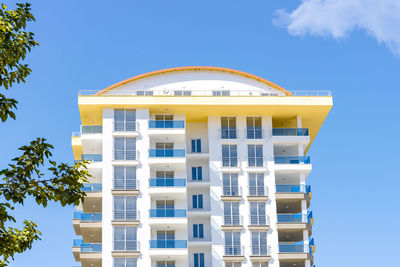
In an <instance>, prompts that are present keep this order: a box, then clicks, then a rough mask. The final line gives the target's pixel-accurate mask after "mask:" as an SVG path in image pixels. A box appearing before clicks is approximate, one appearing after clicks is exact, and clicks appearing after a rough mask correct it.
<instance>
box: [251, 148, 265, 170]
mask: <svg viewBox="0 0 400 267" xmlns="http://www.w3.org/2000/svg"><path fill="white" fill-rule="evenodd" d="M247 149H248V161H249V162H248V163H249V167H263V166H264V159H263V146H262V145H248V146H247Z"/></svg>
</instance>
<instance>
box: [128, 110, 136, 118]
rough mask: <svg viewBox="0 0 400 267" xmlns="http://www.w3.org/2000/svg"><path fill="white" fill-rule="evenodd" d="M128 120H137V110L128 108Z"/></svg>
mask: <svg viewBox="0 0 400 267" xmlns="http://www.w3.org/2000/svg"><path fill="white" fill-rule="evenodd" d="M126 121H136V110H129V109H128V110H126Z"/></svg>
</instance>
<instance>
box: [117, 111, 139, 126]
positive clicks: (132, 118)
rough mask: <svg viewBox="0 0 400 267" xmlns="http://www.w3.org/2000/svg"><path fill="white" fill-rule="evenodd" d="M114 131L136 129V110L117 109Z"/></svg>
mask: <svg viewBox="0 0 400 267" xmlns="http://www.w3.org/2000/svg"><path fill="white" fill-rule="evenodd" d="M114 131H136V110H134V109H115V110H114Z"/></svg>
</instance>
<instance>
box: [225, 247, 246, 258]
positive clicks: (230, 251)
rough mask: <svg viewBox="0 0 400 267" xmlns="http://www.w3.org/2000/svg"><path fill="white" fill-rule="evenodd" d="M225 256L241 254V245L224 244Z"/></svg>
mask: <svg viewBox="0 0 400 267" xmlns="http://www.w3.org/2000/svg"><path fill="white" fill-rule="evenodd" d="M225 255H226V256H240V255H242V247H241V246H240V245H225Z"/></svg>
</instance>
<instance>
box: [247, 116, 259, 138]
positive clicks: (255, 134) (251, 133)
mask: <svg viewBox="0 0 400 267" xmlns="http://www.w3.org/2000/svg"><path fill="white" fill-rule="evenodd" d="M246 123H247V129H246V137H247V139H262V129H261V117H247V119H246Z"/></svg>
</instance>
